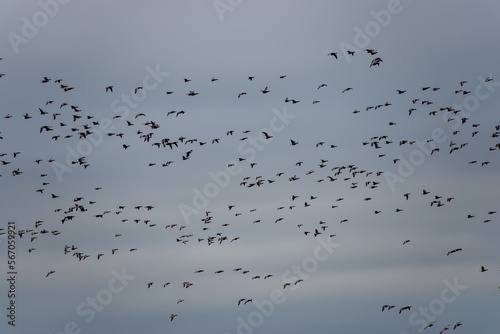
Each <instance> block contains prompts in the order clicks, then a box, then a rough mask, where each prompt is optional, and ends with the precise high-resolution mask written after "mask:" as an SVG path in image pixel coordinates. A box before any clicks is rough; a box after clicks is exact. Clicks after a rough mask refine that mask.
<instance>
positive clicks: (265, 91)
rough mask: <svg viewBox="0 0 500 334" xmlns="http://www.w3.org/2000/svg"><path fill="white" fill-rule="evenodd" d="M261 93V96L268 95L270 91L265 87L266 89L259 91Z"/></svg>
mask: <svg viewBox="0 0 500 334" xmlns="http://www.w3.org/2000/svg"><path fill="white" fill-rule="evenodd" d="M261 92H262V94H267V93H269V92H270V90H269V89H268V88H267V86H266V88H264V89H261Z"/></svg>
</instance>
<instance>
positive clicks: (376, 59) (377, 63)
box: [369, 58, 383, 67]
mask: <svg viewBox="0 0 500 334" xmlns="http://www.w3.org/2000/svg"><path fill="white" fill-rule="evenodd" d="M382 62H383V60H382V59H380V58H375V59H373V60H372V62H371V63H370V66H369V67H372V66H380V63H382Z"/></svg>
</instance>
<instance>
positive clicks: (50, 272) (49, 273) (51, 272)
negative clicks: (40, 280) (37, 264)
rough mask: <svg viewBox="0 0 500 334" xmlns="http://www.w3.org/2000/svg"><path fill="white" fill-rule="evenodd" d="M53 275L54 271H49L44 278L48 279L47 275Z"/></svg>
mask: <svg viewBox="0 0 500 334" xmlns="http://www.w3.org/2000/svg"><path fill="white" fill-rule="evenodd" d="M53 273H55V271H54V270H51V271H49V272H48V273H47V275H46V276H45V277H49V275H52V274H53Z"/></svg>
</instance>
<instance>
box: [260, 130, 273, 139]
mask: <svg viewBox="0 0 500 334" xmlns="http://www.w3.org/2000/svg"><path fill="white" fill-rule="evenodd" d="M262 134H263V135H264V138H265V139H271V138H273V136H271V135H269V134H268V133H267V132H265V131H262Z"/></svg>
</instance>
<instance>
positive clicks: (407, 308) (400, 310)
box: [399, 306, 411, 314]
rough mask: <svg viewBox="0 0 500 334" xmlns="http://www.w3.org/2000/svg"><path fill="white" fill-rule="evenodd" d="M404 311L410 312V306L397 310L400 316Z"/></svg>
mask: <svg viewBox="0 0 500 334" xmlns="http://www.w3.org/2000/svg"><path fill="white" fill-rule="evenodd" d="M404 310H408V311H409V310H411V306H403V307H402V308H400V309H399V314H401V312H403V311H404Z"/></svg>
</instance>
